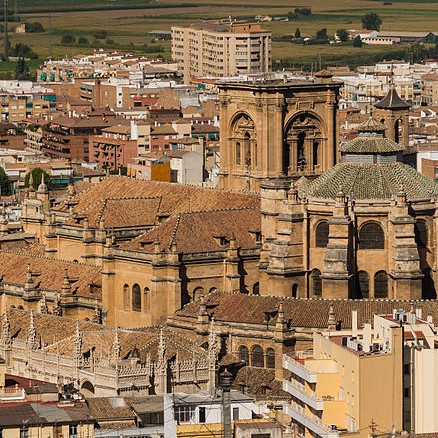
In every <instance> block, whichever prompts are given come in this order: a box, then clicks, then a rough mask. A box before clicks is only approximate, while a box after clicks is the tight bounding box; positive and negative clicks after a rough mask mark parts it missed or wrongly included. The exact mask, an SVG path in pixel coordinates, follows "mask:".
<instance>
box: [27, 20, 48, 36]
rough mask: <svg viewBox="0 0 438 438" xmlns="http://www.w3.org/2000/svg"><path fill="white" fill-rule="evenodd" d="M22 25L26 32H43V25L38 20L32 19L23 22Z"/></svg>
mask: <svg viewBox="0 0 438 438" xmlns="http://www.w3.org/2000/svg"><path fill="white" fill-rule="evenodd" d="M24 27H25V29H26V32H28V33H38V32H44V31H45V29H44V26H43V25H42V24H41V23H40V22H39V21H34V22H32V23H24Z"/></svg>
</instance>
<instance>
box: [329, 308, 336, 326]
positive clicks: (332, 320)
mask: <svg viewBox="0 0 438 438" xmlns="http://www.w3.org/2000/svg"><path fill="white" fill-rule="evenodd" d="M327 328H328V329H329V330H336V317H335V310H334V309H333V304H330V307H329V313H328V323H327Z"/></svg>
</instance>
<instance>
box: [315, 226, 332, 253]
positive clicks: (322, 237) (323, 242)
mask: <svg viewBox="0 0 438 438" xmlns="http://www.w3.org/2000/svg"><path fill="white" fill-rule="evenodd" d="M328 240H329V224H328V222H327V221H322V222H320V223H319V224H318V225H317V226H316V229H315V246H316V247H317V248H326V247H327V245H328Z"/></svg>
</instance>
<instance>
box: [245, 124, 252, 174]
mask: <svg viewBox="0 0 438 438" xmlns="http://www.w3.org/2000/svg"><path fill="white" fill-rule="evenodd" d="M244 137H245V152H244V153H245V166H247V167H251V135H250V134H249V132H245V136H244Z"/></svg>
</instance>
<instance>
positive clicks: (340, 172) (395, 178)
mask: <svg viewBox="0 0 438 438" xmlns="http://www.w3.org/2000/svg"><path fill="white" fill-rule="evenodd" d="M402 185H403V187H404V190H405V191H406V195H407V199H408V200H411V201H412V200H416V199H430V198H432V197H433V196H435V195H436V194H437V193H438V186H437V185H436V184H435V183H434V182H433V181H432V180H430V179H428V178H426V177H425V176H423V175H421V174H420V173H419V172H417V171H416V170H415V169H414V168H413V167H411V166H408V165H406V164H403V163H399V162H396V163H382V164H356V163H339V164H337V165H336V166H335V167H333V168H332V169H330V170H328V171H327V172H326V173H324V174H323V175H321V176H320V177H318V178H316V179H315V180H314V181H312V182H310V183H309V184H306V185H305V186H304V187H302V188H301V189H300V190H299V195H300V196H301V197H302V196H306V197H308V198H325V199H327V198H331V199H335V198H336V195H337V194H338V193H339V192H340V191H343V192H344V193H345V194H346V195H347V196H349V197H350V198H351V199H385V200H390V199H391V198H392V197H393V196H394V195H396V194H397V192H399V190H400V188H401V186H402Z"/></svg>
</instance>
